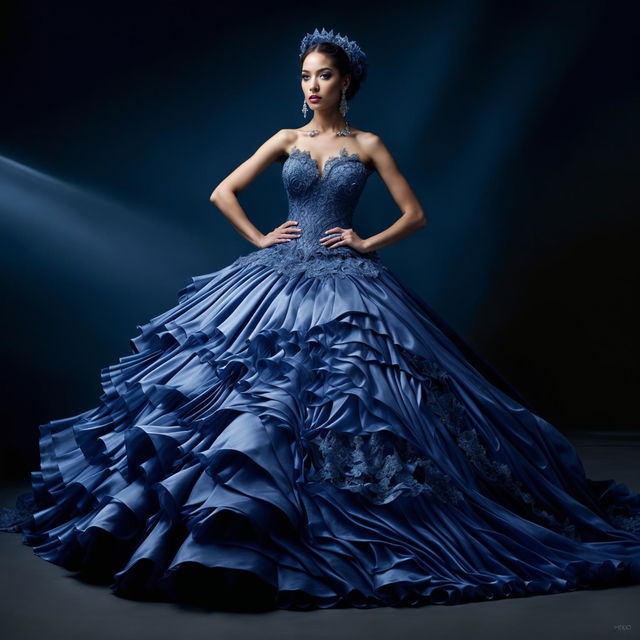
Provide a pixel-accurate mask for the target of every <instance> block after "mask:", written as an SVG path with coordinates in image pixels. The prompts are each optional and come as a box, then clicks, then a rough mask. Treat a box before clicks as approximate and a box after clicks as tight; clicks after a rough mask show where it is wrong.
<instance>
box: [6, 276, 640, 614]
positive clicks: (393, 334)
mask: <svg viewBox="0 0 640 640" xmlns="http://www.w3.org/2000/svg"><path fill="white" fill-rule="evenodd" d="M137 329H138V335H137V336H136V337H134V338H132V339H131V341H130V345H131V349H132V353H131V354H130V355H127V356H124V357H122V358H120V360H119V362H118V363H117V364H114V365H112V366H109V367H107V368H105V369H103V370H102V372H101V380H102V387H103V394H102V395H101V396H100V402H99V405H98V406H97V407H95V408H93V409H91V410H89V411H86V412H84V413H81V414H79V415H76V416H71V417H68V418H64V419H60V420H53V421H51V422H49V423H47V424H45V425H41V426H40V452H41V466H40V470H39V471H37V472H33V473H32V475H31V480H32V485H33V503H32V506H31V509H30V510H28V511H29V512H28V513H27V514H26V515H25V513H23V514H22V519H21V522H20V523H19V526H15V523H14V528H13V529H11V528H10V527H9V526H7V527H5V530H14V531H18V530H19V531H20V532H21V536H22V540H23V542H24V543H25V544H27V545H30V546H31V547H33V550H34V552H35V553H36V554H37V555H38V556H40V557H42V558H44V559H45V560H47V561H49V562H52V563H55V564H57V565H60V566H62V567H65V568H66V569H68V570H70V571H80V572H82V573H83V574H86V575H91V576H96V577H100V578H101V579H103V580H105V581H106V582H108V584H109V585H110V588H111V590H112V591H113V592H114V593H116V594H117V595H120V596H122V597H126V598H140V599H165V600H168V601H178V600H193V601H198V602H203V603H207V604H210V605H213V606H221V605H225V606H237V607H239V608H252V607H256V606H265V607H276V608H284V609H313V608H318V607H321V608H328V607H338V606H350V607H363V608H365V607H377V606H409V605H418V604H426V603H434V604H447V605H450V604H457V603H463V602H469V601H478V600H490V599H496V598H504V597H516V596H526V595H533V594H552V593H559V592H565V591H573V590H575V589H582V588H591V587H603V586H612V585H621V584H631V583H637V582H640V495H639V494H637V493H633V492H631V491H629V489H628V487H626V486H625V485H624V484H618V483H616V482H615V481H614V480H612V479H611V480H600V481H594V480H591V479H588V478H587V477H586V476H585V471H584V469H583V465H582V463H581V461H580V459H579V458H578V455H577V453H576V451H575V449H574V448H573V446H572V445H571V444H570V443H569V441H568V440H567V439H566V438H565V437H564V436H563V435H562V434H561V433H560V432H559V431H558V430H557V429H556V428H554V427H553V426H552V425H551V424H549V423H548V422H547V421H545V420H544V419H543V418H542V417H540V416H539V415H537V414H536V413H535V412H534V411H533V410H532V409H531V408H530V407H529V406H528V405H527V404H526V401H525V400H524V399H522V398H520V396H519V395H518V394H517V392H516V391H515V390H514V389H512V388H510V387H509V386H508V383H506V381H504V380H502V379H501V378H500V377H499V376H498V374H497V373H496V372H495V371H493V370H492V369H491V368H490V367H489V365H488V364H487V363H484V362H483V361H482V360H481V359H480V358H479V357H478V356H477V355H476V354H474V353H473V352H472V350H471V349H470V348H469V347H468V345H466V344H465V343H464V341H463V340H462V339H461V338H460V337H459V336H457V335H456V334H455V332H453V330H452V329H451V328H450V327H448V326H447V325H446V324H445V323H444V322H443V321H442V320H441V319H440V318H438V317H437V316H436V314H435V313H434V312H433V310H432V309H430V308H429V307H428V306H427V305H426V303H424V301H422V300H421V299H420V298H419V297H418V296H417V295H416V294H415V293H413V292H412V291H411V290H409V289H408V288H407V287H406V286H404V285H403V284H402V283H401V282H400V281H399V280H398V279H397V278H396V277H395V276H394V275H393V273H392V272H391V271H390V270H388V269H383V270H381V271H380V274H379V275H378V277H375V278H364V277H357V276H355V275H349V274H346V275H344V276H343V277H335V278H324V279H321V278H314V277H307V276H305V275H304V274H300V275H298V276H297V277H293V278H292V277H284V276H283V275H282V274H279V273H277V272H276V271H274V270H273V269H271V268H269V267H268V266H266V265H261V264H248V265H246V264H245V265H242V264H236V263H234V264H232V265H229V266H227V267H225V268H223V269H221V270H219V271H216V272H214V273H210V274H206V275H201V276H195V277H192V278H190V279H189V281H188V284H187V285H186V286H185V287H184V288H183V289H181V290H180V292H179V293H178V303H177V304H176V305H175V306H174V307H173V308H171V309H169V310H167V311H165V312H163V313H162V314H161V315H158V316H157V317H155V318H153V319H151V320H149V321H148V322H147V323H146V324H142V325H139V326H138V327H137Z"/></svg>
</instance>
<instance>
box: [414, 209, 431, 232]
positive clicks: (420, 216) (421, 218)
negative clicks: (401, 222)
mask: <svg viewBox="0 0 640 640" xmlns="http://www.w3.org/2000/svg"><path fill="white" fill-rule="evenodd" d="M427 224H428V220H427V216H425V215H424V211H419V212H418V213H417V214H416V216H415V226H416V229H422V227H426V226H427Z"/></svg>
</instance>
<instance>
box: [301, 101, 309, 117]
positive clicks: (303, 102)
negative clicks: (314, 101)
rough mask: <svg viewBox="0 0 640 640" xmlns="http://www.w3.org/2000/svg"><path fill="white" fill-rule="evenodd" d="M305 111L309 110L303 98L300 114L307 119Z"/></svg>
mask: <svg viewBox="0 0 640 640" xmlns="http://www.w3.org/2000/svg"><path fill="white" fill-rule="evenodd" d="M307 111H309V107H307V101H306V100H303V101H302V115H303V116H304V119H305V120H306V119H307Z"/></svg>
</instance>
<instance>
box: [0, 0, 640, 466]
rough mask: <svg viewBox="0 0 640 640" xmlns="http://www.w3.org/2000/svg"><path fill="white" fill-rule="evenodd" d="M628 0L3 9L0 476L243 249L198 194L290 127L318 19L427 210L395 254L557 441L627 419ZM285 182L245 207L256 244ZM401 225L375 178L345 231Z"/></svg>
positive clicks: (94, 394)
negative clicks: (0, 413)
mask: <svg viewBox="0 0 640 640" xmlns="http://www.w3.org/2000/svg"><path fill="white" fill-rule="evenodd" d="M636 5H637V3H635V2H594V1H591V2H590V1H585V2H531V3H527V2H506V1H505V2H482V1H476V2H453V1H450V0H443V1H439V2H422V3H400V2H395V3H393V11H392V12H389V6H388V5H387V4H382V3H380V4H377V3H375V2H353V1H352V2H348V3H347V2H342V3H335V4H333V3H327V4H325V5H320V4H317V3H315V4H312V3H300V2H282V3H276V4H271V3H269V4H266V5H262V4H251V3H247V2H244V3H226V4H221V5H216V4H214V3H209V2H182V3H179V2H148V3H146V2H137V3H131V2H127V3H125V2H108V3H106V2H87V3H80V2H58V3H48V2H33V1H27V2H5V3H3V4H2V8H1V9H0V11H1V13H0V29H1V33H0V37H1V45H2V61H1V66H0V72H1V74H2V78H3V80H2V84H3V96H2V100H0V115H1V116H2V117H1V119H0V122H1V125H0V126H1V127H2V130H1V136H0V213H1V214H2V215H1V217H0V219H1V220H2V252H1V256H2V267H3V274H4V278H3V281H4V283H5V290H4V292H3V314H2V322H3V324H2V335H3V360H2V365H3V366H2V374H3V381H2V382H3V387H2V389H3V392H4V397H3V406H4V408H5V412H6V415H5V418H4V422H3V437H2V440H3V446H4V448H3V455H2V458H1V459H0V468H1V469H2V473H3V474H5V475H12V474H13V475H16V474H19V473H24V471H25V470H26V469H29V468H33V466H34V465H35V464H37V426H38V424H40V423H43V422H46V421H47V420H50V419H54V418H61V417H66V416H68V415H72V414H76V413H80V412H81V411H84V410H87V409H89V408H91V407H93V406H95V405H96V404H97V399H98V395H99V394H100V393H101V388H100V374H99V370H100V369H101V368H103V367H106V366H107V365H109V364H112V363H115V362H117V360H118V358H119V357H121V356H124V355H126V354H128V353H130V347H129V344H128V340H129V338H130V337H133V336H134V335H137V329H136V325H137V324H141V323H143V322H146V321H147V320H148V319H149V318H151V317H153V316H154V315H157V314H159V313H160V312H161V311H163V310H165V309H168V308H169V307H171V306H173V305H174V304H176V302H177V299H176V292H177V291H178V289H180V288H181V287H182V286H183V285H184V284H186V280H187V277H188V276H189V275H194V274H203V273H209V272H212V271H215V270H217V269H219V268H221V267H223V266H225V265H226V264H227V263H229V262H230V261H232V260H233V259H234V258H235V257H237V256H238V255H239V254H241V253H248V252H249V251H251V250H254V247H253V246H252V245H249V244H248V243H247V242H246V241H245V240H243V239H242V238H241V237H240V236H239V235H238V234H237V233H236V232H235V231H234V230H233V228H232V227H231V226H230V225H229V224H228V222H227V221H226V219H225V218H224V217H223V216H222V215H221V214H220V212H219V211H218V210H217V209H216V208H215V207H214V206H213V205H212V204H211V203H210V202H209V195H210V193H211V191H212V190H213V188H214V187H215V186H216V184H217V183H218V182H220V180H222V179H223V178H224V177H225V176H226V175H227V174H228V173H229V172H230V171H232V170H233V169H234V168H235V167H236V166H237V165H238V164H240V163H241V162H242V161H244V160H245V159H246V158H247V157H248V156H249V155H251V154H252V153H253V151H254V150H255V149H256V148H257V147H258V146H259V145H260V144H261V143H262V142H263V141H264V140H266V139H267V138H268V137H270V136H271V135H272V134H273V133H275V132H276V131H277V130H278V129H281V128H286V127H298V126H301V125H302V124H303V123H304V120H303V118H302V114H301V112H300V108H301V106H302V93H301V90H300V86H299V81H298V68H297V62H298V47H299V42H300V39H301V37H302V36H303V35H304V34H305V33H306V32H307V31H312V30H313V29H314V28H315V27H318V28H321V27H325V28H327V29H331V28H333V29H334V30H335V31H338V32H340V33H342V34H346V35H348V36H349V37H350V38H354V39H356V40H357V41H358V43H359V44H360V45H361V47H362V48H363V49H364V50H365V52H366V53H367V54H368V57H369V62H370V73H369V79H368V81H367V83H366V84H365V85H364V86H363V89H362V91H361V93H360V94H359V95H358V96H357V97H356V99H355V100H354V101H353V102H352V104H351V109H350V111H349V115H348V119H349V121H350V122H351V124H353V125H354V126H356V127H358V128H361V129H365V130H369V131H374V132H375V133H377V134H378V135H380V136H381V137H382V139H383V140H384V141H385V142H386V144H387V146H388V148H389V149H390V150H391V152H392V153H393V154H394V156H395V157H396V160H397V162H398V165H399V167H400V169H401V170H402V171H403V172H404V174H405V176H406V177H407V179H408V180H409V182H410V184H411V185H412V187H413V188H414V190H415V192H416V194H417V195H418V198H419V199H420V201H421V202H422V204H423V206H424V208H425V211H426V213H427V216H428V218H429V223H430V224H429V226H427V227H426V228H425V229H423V230H421V231H420V232H419V233H417V234H415V235H414V236H411V237H410V238H407V239H406V240H403V241H402V242H401V243H399V244H396V245H394V246H392V247H388V248H385V249H383V250H381V254H382V257H383V259H384V260H385V262H386V263H387V264H388V265H389V266H390V267H391V268H392V270H393V271H394V272H395V273H396V274H397V275H398V277H400V278H401V279H402V280H403V281H404V282H405V283H406V284H408V285H409V286H410V287H412V288H414V290H416V291H417V292H418V293H419V294H420V295H421V296H423V297H424V298H425V300H426V301H427V302H428V304H430V305H431V306H432V307H433V308H434V309H435V310H436V311H437V312H438V313H439V314H440V315H441V316H442V317H443V318H445V319H446V320H447V322H448V323H450V325H451V326H452V327H453V328H454V329H455V330H456V331H457V332H459V333H460V334H461V335H462V336H463V337H464V339H465V340H467V341H468V342H469V343H470V344H471V345H472V347H473V348H474V349H475V350H476V351H478V352H479V353H480V354H482V355H483V356H484V357H485V358H486V359H488V360H489V361H490V362H492V363H493V364H494V365H495V366H496V368H497V369H498V370H499V371H501V372H502V373H503V374H504V375H505V376H506V377H507V378H508V379H509V380H510V381H511V382H512V383H513V384H514V385H515V386H516V387H517V388H518V389H519V390H520V391H521V392H522V393H523V394H524V395H525V396H526V397H527V398H528V399H529V400H530V401H531V403H532V404H533V405H534V406H536V407H537V408H538V411H539V413H541V415H543V417H545V418H546V419H548V420H550V421H551V422H552V423H553V424H555V425H556V426H557V427H558V428H559V429H561V430H563V431H565V432H566V431H570V430H572V429H592V430H595V431H606V430H610V431H624V430H629V429H635V428H637V418H636V416H637V411H636V407H635V397H636V382H637V376H636V375H635V373H636V363H637V357H636V354H635V353H634V347H635V345H636V340H635V337H636V327H637V320H636V316H635V315H633V313H632V310H631V305H632V301H634V299H635V297H636V295H637V293H636V290H635V289H634V287H633V285H634V284H635V282H636V281H637V279H636V278H635V275H636V274H635V271H636V260H635V255H636V253H637V252H636V247H637V239H638V234H637V230H638V218H637V211H638V188H637V174H638V166H639V165H638V150H637V146H638V140H639V139H640V136H639V135H638V134H639V133H640V120H639V117H638V113H639V111H638V108H639V103H638V100H639V98H640V90H639V83H638V64H637V59H638V50H637V49H638V48H637V44H636V42H635V40H637V38H636V33H637V27H636V25H637V24H638V12H637V11H635V10H634V8H635V6H636ZM279 168H280V165H274V166H273V167H271V168H270V169H268V170H267V171H266V172H265V173H264V174H262V175H261V176H259V177H258V179H257V180H256V181H255V182H254V184H252V185H251V187H250V188H249V189H248V190H246V191H245V192H243V193H241V194H240V202H241V204H242V205H243V207H244V208H245V211H246V212H247V214H248V215H249V217H250V218H251V219H252V220H253V221H254V223H255V224H256V225H257V226H258V227H259V228H260V229H261V230H262V231H263V232H266V231H268V230H270V229H272V228H273V227H274V226H275V225H276V224H278V223H279V222H280V221H281V219H282V217H283V212H285V211H286V200H285V194H284V190H283V188H282V184H281V181H280V176H279ZM398 215H399V211H398V209H397V207H396V205H395V203H394V202H393V200H392V199H391V197H390V196H389V194H388V192H387V190H386V187H385V185H384V184H383V183H382V181H381V180H380V178H379V177H378V176H377V174H374V176H372V178H371V179H370V181H369V185H368V186H367V189H366V190H365V193H364V194H363V196H362V200H361V202H360V205H359V209H358V212H357V214H356V225H357V226H355V228H356V230H357V231H358V232H359V233H360V235H363V236H366V235H371V234H373V233H377V232H378V231H380V230H382V229H384V228H385V227H387V226H389V225H390V224H391V223H392V222H393V221H394V220H395V218H396V216H398Z"/></svg>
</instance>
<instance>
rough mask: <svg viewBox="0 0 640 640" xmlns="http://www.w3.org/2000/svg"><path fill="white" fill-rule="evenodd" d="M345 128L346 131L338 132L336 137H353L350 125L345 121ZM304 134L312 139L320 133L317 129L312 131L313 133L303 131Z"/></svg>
mask: <svg viewBox="0 0 640 640" xmlns="http://www.w3.org/2000/svg"><path fill="white" fill-rule="evenodd" d="M344 123H345V127H344V129H340V131H336V135H337V136H350V135H351V129H350V128H349V123H348V122H347V121H346V120H345V121H344ZM303 133H308V134H309V135H310V136H311V137H313V136H317V135H318V134H319V133H320V132H319V131H318V130H317V129H311V131H308V132H307V131H303Z"/></svg>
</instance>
